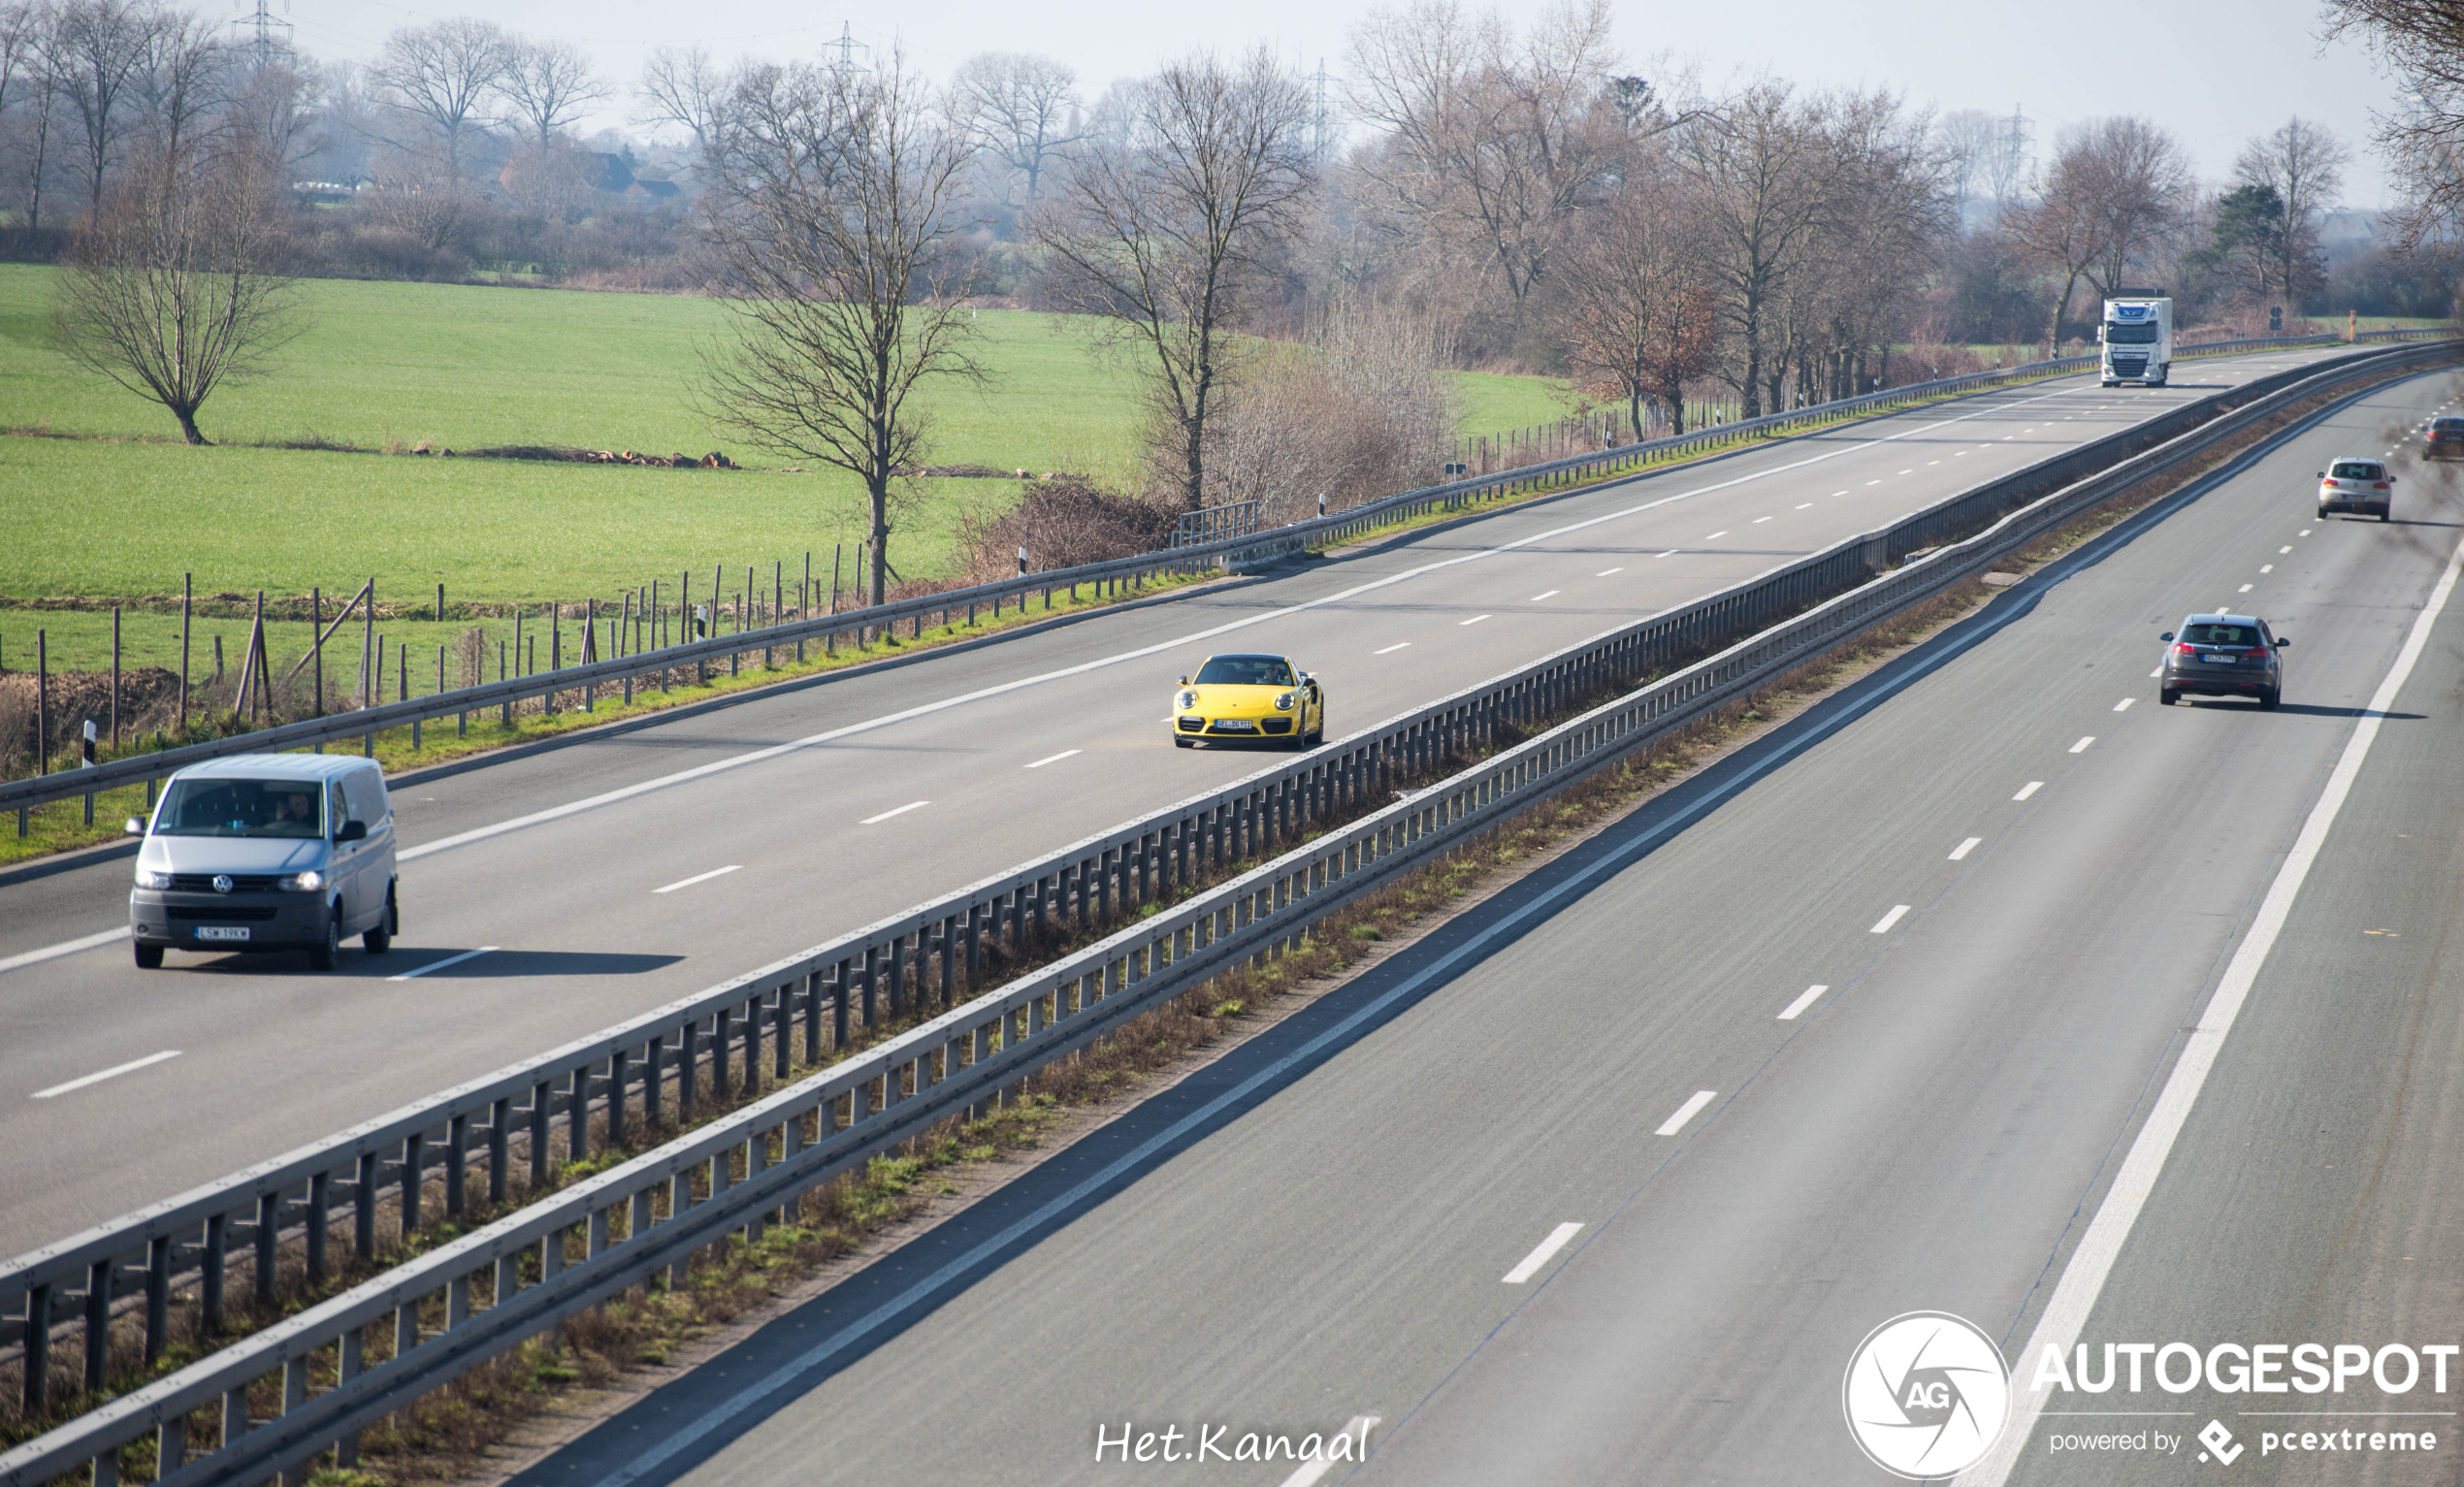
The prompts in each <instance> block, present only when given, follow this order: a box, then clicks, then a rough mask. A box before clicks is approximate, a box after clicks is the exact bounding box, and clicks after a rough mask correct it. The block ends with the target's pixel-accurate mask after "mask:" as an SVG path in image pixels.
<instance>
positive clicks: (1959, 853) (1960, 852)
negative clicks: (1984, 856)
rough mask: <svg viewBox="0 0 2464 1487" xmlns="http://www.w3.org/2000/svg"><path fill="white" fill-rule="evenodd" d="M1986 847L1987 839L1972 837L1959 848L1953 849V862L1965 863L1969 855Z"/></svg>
mask: <svg viewBox="0 0 2464 1487" xmlns="http://www.w3.org/2000/svg"><path fill="white" fill-rule="evenodd" d="M1984 845H1985V838H1983V837H1981V836H1971V837H1969V838H1968V839H1967V840H1965V841H1963V842H1961V843H1960V844H1959V845H1958V846H1957V847H1954V848H1952V849H1951V860H1952V861H1954V862H1964V861H1966V860H1967V855H1968V854H1969V853H1971V852H1974V851H1975V850H1976V849H1977V848H1979V847H1982V846H1984Z"/></svg>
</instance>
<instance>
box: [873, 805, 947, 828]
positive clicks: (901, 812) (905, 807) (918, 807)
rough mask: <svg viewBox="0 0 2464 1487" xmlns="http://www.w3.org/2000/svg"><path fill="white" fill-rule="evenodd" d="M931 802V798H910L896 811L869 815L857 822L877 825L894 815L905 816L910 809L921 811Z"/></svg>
mask: <svg viewBox="0 0 2464 1487" xmlns="http://www.w3.org/2000/svg"><path fill="white" fill-rule="evenodd" d="M930 804H932V802H931V801H929V800H910V801H908V802H907V803H906V804H905V805H902V806H900V807H898V809H896V810H894V811H884V812H882V813H881V814H880V815H878V816H867V817H865V818H864V819H863V820H862V821H859V822H858V823H857V824H858V825H859V826H877V825H880V824H882V823H883V822H885V821H888V820H889V819H890V818H891V817H892V816H904V815H906V814H907V813H908V812H909V811H921V810H923V809H924V807H925V806H928V805H930Z"/></svg>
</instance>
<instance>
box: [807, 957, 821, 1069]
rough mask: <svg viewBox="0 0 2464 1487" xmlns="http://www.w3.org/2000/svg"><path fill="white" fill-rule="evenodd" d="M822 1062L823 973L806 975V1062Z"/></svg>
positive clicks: (816, 972)
mask: <svg viewBox="0 0 2464 1487" xmlns="http://www.w3.org/2000/svg"><path fill="white" fill-rule="evenodd" d="M821 1061H822V973H821V972H819V971H807V972H805V973H804V1062H805V1063H807V1064H810V1065H816V1066H818V1065H819V1064H820V1063H821Z"/></svg>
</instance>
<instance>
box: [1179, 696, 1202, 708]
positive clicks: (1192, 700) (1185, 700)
mask: <svg viewBox="0 0 2464 1487" xmlns="http://www.w3.org/2000/svg"><path fill="white" fill-rule="evenodd" d="M1197 705H1198V695H1197V694H1196V693H1194V692H1184V693H1183V694H1181V706H1182V708H1183V710H1184V711H1185V710H1187V709H1189V708H1192V707H1195V706H1197Z"/></svg>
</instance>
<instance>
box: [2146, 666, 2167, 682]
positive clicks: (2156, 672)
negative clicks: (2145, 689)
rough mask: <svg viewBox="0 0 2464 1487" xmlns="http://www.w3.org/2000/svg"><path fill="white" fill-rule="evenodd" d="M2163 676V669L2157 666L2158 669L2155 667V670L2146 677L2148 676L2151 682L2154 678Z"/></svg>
mask: <svg viewBox="0 0 2464 1487" xmlns="http://www.w3.org/2000/svg"><path fill="white" fill-rule="evenodd" d="M2163 674H2164V667H2162V666H2158V667H2156V669H2155V670H2153V671H2151V672H2149V673H2148V676H2149V678H2150V679H2151V680H2153V679H2155V678H2156V677H2159V676H2162V675H2163Z"/></svg>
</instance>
